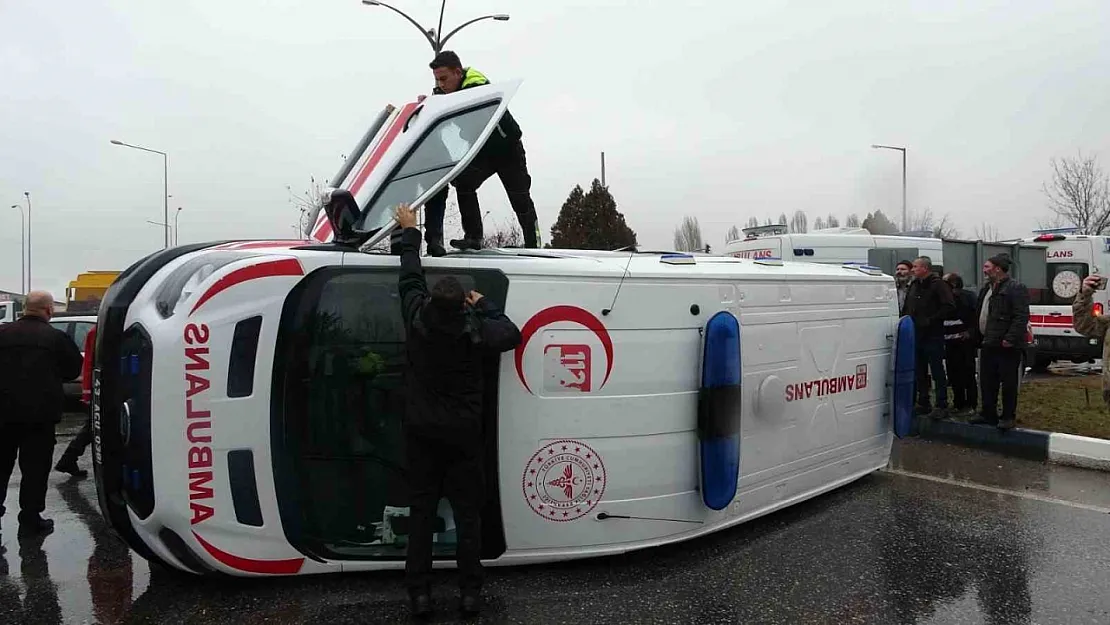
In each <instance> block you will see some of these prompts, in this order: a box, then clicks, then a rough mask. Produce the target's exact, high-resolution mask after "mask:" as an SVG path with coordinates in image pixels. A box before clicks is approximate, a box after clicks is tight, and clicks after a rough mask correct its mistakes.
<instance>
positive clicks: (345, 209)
mask: <svg viewBox="0 0 1110 625" xmlns="http://www.w3.org/2000/svg"><path fill="white" fill-rule="evenodd" d="M324 213H325V214H326V215H327V216H328V221H330V222H331V228H332V232H334V233H335V242H336V243H339V244H342V245H356V246H357V245H358V243H359V238H358V236H357V233H356V232H355V224H357V223H358V220H359V217H361V216H362V211H361V210H360V209H359V207H358V202H356V201H355V197H354V196H353V195H351V192H350V191H348V190H346V189H332V190H331V191H330V192H329V193H328V194H327V199H326V201H325V203H324Z"/></svg>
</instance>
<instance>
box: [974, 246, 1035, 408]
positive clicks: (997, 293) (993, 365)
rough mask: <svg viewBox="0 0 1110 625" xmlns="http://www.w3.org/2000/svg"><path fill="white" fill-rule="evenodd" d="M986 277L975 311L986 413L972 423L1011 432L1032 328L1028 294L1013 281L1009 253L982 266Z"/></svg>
mask: <svg viewBox="0 0 1110 625" xmlns="http://www.w3.org/2000/svg"><path fill="white" fill-rule="evenodd" d="M983 275H984V276H985V277H986V278H987V280H986V284H984V285H983V288H982V289H980V290H979V302H978V307H977V309H976V310H977V313H978V314H977V317H976V320H977V323H976V328H977V329H978V331H979V332H978V338H979V343H980V348H979V386H980V388H982V391H983V412H982V413H981V415H980V416H979V417H977V418H975V419H972V420H971V421H969V423H987V424H991V425H997V426H998V428H999V429H1001V430H1009V429H1011V428H1013V427H1014V422H1015V420H1016V418H1017V393H1018V378H1019V377H1020V375H1021V371H1020V368H1021V352H1022V349H1023V348H1024V347H1025V333H1026V328H1027V326H1028V325H1029V291H1028V289H1026V288H1025V285H1024V284H1022V283H1020V282H1018V281H1016V280H1014V279H1012V278H1010V257H1009V256H1007V255H1006V254H998V255H997V256H992V257H991V258H990V259H989V260H987V261H986V262H985V263H983ZM999 387H1001V389H1002V418H1001V419H999V415H998V411H997V409H998V391H999Z"/></svg>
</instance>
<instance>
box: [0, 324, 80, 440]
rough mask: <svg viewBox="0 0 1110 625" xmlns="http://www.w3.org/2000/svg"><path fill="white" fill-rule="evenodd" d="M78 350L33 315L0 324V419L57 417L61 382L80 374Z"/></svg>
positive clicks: (55, 419) (61, 402) (28, 420)
mask: <svg viewBox="0 0 1110 625" xmlns="http://www.w3.org/2000/svg"><path fill="white" fill-rule="evenodd" d="M81 364H82V359H81V351H80V350H78V349H77V345H76V344H74V342H73V340H72V339H70V338H69V337H68V336H66V334H65V332H62V331H61V330H58V329H56V328H54V327H52V326H51V325H50V324H49V323H47V322H46V320H44V319H41V318H39V317H31V316H26V317H23V318H21V319H19V320H18V321H13V322H12V323H8V324H4V325H0V424H6V423H57V422H59V421H61V420H62V411H63V409H64V407H65V403H64V402H65V395H64V393H63V391H62V384H63V383H65V382H69V381H71V380H75V379H77V376H79V375H81Z"/></svg>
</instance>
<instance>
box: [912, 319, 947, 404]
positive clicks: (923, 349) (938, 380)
mask: <svg viewBox="0 0 1110 625" xmlns="http://www.w3.org/2000/svg"><path fill="white" fill-rule="evenodd" d="M916 349H917V405H918V406H921V407H923V408H928V407H930V406H931V405H932V404H931V402H930V401H929V377H930V374H932V381H933V391H934V395H935V396H936V402H937V407H938V408H947V407H948V379H947V377H946V376H945V373H944V337H942V336H925V337H921V338H919V339H918V343H917V346H916Z"/></svg>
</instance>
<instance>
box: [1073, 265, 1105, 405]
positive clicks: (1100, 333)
mask: <svg viewBox="0 0 1110 625" xmlns="http://www.w3.org/2000/svg"><path fill="white" fill-rule="evenodd" d="M1105 289H1106V276H1097V275H1096V276H1087V277H1086V278H1084V279H1083V286H1081V287H1080V288H1079V295H1076V296H1075V301H1074V302H1072V305H1071V314H1072V326H1073V327H1074V328H1075V331H1076V332H1078V333H1080V334H1082V335H1083V336H1086V337H1088V338H1092V339H1102V362H1103V367H1102V401H1103V402H1105V403H1107V404H1110V370H1108V369H1107V368H1106V362H1107V361H1108V360H1110V342H1108V341H1107V340H1106V333H1107V331H1108V330H1110V319H1108V318H1106V317H1104V316H1101V315H1100V316H1098V317H1096V316H1095V315H1094V312H1093V310H1092V308H1093V307H1092V303H1091V299H1092V296H1093V295H1094V293H1095V291H1102V290H1105Z"/></svg>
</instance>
